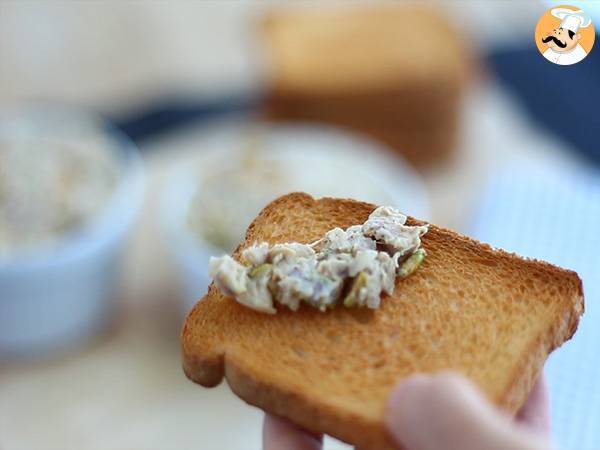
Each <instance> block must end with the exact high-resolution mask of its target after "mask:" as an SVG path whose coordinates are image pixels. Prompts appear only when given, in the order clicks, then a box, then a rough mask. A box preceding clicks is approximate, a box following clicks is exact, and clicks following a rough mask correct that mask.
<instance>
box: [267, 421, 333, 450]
mask: <svg viewBox="0 0 600 450" xmlns="http://www.w3.org/2000/svg"><path fill="white" fill-rule="evenodd" d="M322 444H323V437H322V436H316V435H314V434H312V433H309V432H308V431H305V430H303V429H301V428H300V427H298V426H296V425H294V424H293V423H290V422H288V421H287V420H285V419H281V418H279V417H275V416H272V415H270V414H267V415H265V421H264V425H263V450H321V447H322Z"/></svg>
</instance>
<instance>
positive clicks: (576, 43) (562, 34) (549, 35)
mask: <svg viewBox="0 0 600 450" xmlns="http://www.w3.org/2000/svg"><path fill="white" fill-rule="evenodd" d="M594 38H595V31H594V24H593V23H592V19H591V18H590V16H588V15H587V13H586V12H585V11H584V10H583V9H581V8H578V7H577V6H571V5H560V6H555V7H553V8H550V9H548V10H546V12H544V14H543V15H542V17H540V20H538V23H537V26H536V27H535V45H537V48H538V50H539V51H540V53H541V54H542V56H543V57H544V58H546V59H547V60H548V61H550V62H551V63H554V64H558V65H561V66H570V65H571V64H576V63H578V62H579V61H581V60H582V59H584V58H585V57H586V56H587V55H588V53H589V52H590V51H592V47H593V46H594Z"/></svg>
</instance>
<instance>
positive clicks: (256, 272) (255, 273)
mask: <svg viewBox="0 0 600 450" xmlns="http://www.w3.org/2000/svg"><path fill="white" fill-rule="evenodd" d="M271 267H273V265H272V264H269V263H264V264H260V265H258V266H256V267H253V268H252V269H250V272H249V273H248V276H249V277H250V278H257V277H260V276H262V275H264V274H266V273H267V272H268V271H269V270H270V269H271Z"/></svg>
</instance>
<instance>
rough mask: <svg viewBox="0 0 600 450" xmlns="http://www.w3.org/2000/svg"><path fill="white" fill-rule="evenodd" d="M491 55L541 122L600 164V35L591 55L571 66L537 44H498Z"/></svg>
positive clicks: (506, 82) (492, 62)
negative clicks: (545, 54)
mask: <svg viewBox="0 0 600 450" xmlns="http://www.w3.org/2000/svg"><path fill="white" fill-rule="evenodd" d="M487 60H488V63H489V66H490V68H491V70H492V72H493V73H495V74H496V76H497V78H498V79H499V80H500V81H501V82H502V83H503V84H504V85H505V86H506V87H507V88H508V89H510V90H512V91H513V92H514V93H515V94H516V97H517V98H519V99H520V101H521V105H522V106H523V108H524V109H525V110H526V111H527V112H528V113H529V114H530V115H531V116H532V117H533V119H534V120H535V121H537V122H538V123H539V124H540V125H542V126H544V127H546V128H548V130H550V131H551V132H553V133H555V134H556V135H557V136H558V137H560V138H562V139H563V140H565V141H567V142H569V143H571V144H572V145H573V146H574V148H575V149H576V150H577V151H579V152H580V153H581V154H582V155H584V156H585V157H586V158H587V159H588V160H589V161H590V162H593V163H595V164H598V165H600V36H598V35H597V36H596V43H595V45H594V47H593V48H592V50H591V51H590V53H589V54H588V56H587V57H586V58H585V59H584V60H583V61H581V62H579V63H577V64H573V65H571V66H559V65H556V64H552V63H551V62H549V61H547V60H546V59H545V58H543V57H542V56H541V55H540V54H539V52H538V50H537V48H535V47H534V46H533V43H532V46H531V47H528V48H505V49H498V50H496V51H494V52H492V53H491V54H490V55H489V56H488V58H487Z"/></svg>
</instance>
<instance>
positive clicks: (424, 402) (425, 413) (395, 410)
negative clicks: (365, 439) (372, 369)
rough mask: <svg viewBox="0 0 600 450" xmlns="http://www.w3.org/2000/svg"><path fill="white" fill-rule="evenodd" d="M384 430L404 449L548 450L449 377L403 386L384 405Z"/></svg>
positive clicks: (408, 381) (412, 381)
mask: <svg viewBox="0 0 600 450" xmlns="http://www.w3.org/2000/svg"><path fill="white" fill-rule="evenodd" d="M386 425H387V428H388V430H389V432H390V433H391V435H392V436H393V437H394V438H395V440H396V441H397V442H398V444H400V445H402V447H403V448H406V449H407V450H437V449H440V448H444V449H448V450H455V449H456V450H458V449H460V450H476V449H477V450H479V449H483V448H485V449H489V450H507V449H532V450H533V449H535V450H538V449H548V448H550V447H551V446H550V444H549V442H547V441H545V440H544V439H543V438H541V437H539V436H537V435H534V434H532V433H529V432H527V430H524V429H522V428H520V427H519V426H518V425H516V424H514V423H513V422H512V421H511V419H510V417H509V416H508V415H506V414H503V413H502V412H500V411H498V410H496V409H495V408H494V407H493V406H492V405H491V404H490V403H489V402H488V401H487V400H486V399H485V398H484V397H483V395H482V394H481V393H480V392H479V391H478V390H477V389H476V388H475V386H474V385H473V384H472V383H471V382H469V381H468V380H467V379H465V378H463V377H461V376H459V375H457V374H453V373H450V372H442V373H440V374H437V375H415V376H412V377H410V378H408V379H406V380H404V381H402V382H401V383H400V384H399V385H398V386H397V387H396V389H395V390H394V392H393V393H392V395H391V397H390V400H389V402H388V408H387V412H386Z"/></svg>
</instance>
